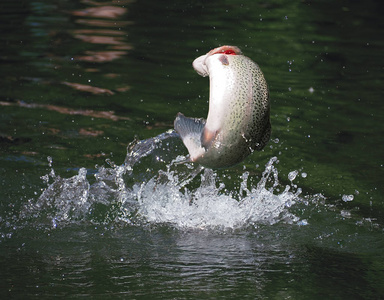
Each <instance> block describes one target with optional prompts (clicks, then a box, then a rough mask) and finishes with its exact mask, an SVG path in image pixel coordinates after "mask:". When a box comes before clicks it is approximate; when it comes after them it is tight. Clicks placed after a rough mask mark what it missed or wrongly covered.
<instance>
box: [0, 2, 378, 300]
mask: <svg viewBox="0 0 384 300" xmlns="http://www.w3.org/2000/svg"><path fill="white" fill-rule="evenodd" d="M0 8H1V10H0V11H1V21H0V29H1V32H2V34H1V38H0V40H1V42H2V47H1V50H0V61H1V70H2V72H1V73H2V80H1V81H0V107H1V109H0V149H1V152H0V162H1V164H0V179H1V180H0V187H1V196H0V207H1V209H0V264H1V265H0V266H1V268H0V283H1V284H0V286H1V287H2V288H1V290H0V296H1V298H4V299H7V298H23V299H26V298H41V297H46V298H48V297H49V298H51V297H54V296H61V297H66V298H68V297H69V298H77V297H79V298H80V297H89V298H102V299H105V298H127V299H220V298H229V299H232V298H241V299H288V298H290V299H321V298H324V297H327V298H330V299H381V298H383V297H384V257H383V249H384V242H383V224H384V221H383V214H384V201H383V200H384V199H383V195H384V188H383V187H384V185H383V175H384V159H383V158H384V155H383V153H384V146H383V138H382V137H383V135H384V126H383V124H384V116H383V113H382V111H381V100H382V98H383V79H384V77H383V75H382V74H383V68H384V65H383V58H382V57H383V56H382V53H383V50H384V40H383V38H382V37H383V36H384V24H383V20H382V15H383V13H384V5H383V4H382V2H380V1H373V0H372V1H364V2H361V3H360V2H356V1H272V2H259V1H243V2H237V1H220V2H219V1H216V2H215V1H210V2H207V3H205V2H203V1H191V2H180V1H179V2H177V1H145V2H144V1H130V0H125V1H110V2H97V1H95V2H92V1H85V0H84V1H58V0H54V1H44V0H43V1H39V2H35V1H10V0H6V1H2V3H1V4H0ZM225 44H229V45H236V46H238V47H239V48H240V49H242V51H243V52H244V54H245V55H247V56H249V57H251V58H252V59H254V60H255V61H256V62H257V63H258V64H259V66H260V68H261V69H262V70H263V72H264V75H265V78H266V80H267V82H268V84H269V89H270V95H271V123H272V137H271V141H270V143H269V144H268V145H267V146H266V147H265V149H264V150H263V151H261V152H257V153H254V154H253V155H251V156H250V157H248V158H247V159H246V160H245V161H244V162H243V163H242V164H240V165H238V166H235V167H233V168H231V169H228V170H221V171H215V173H214V174H215V176H217V178H216V182H215V183H211V185H210V186H208V187H209V188H210V189H206V187H204V186H203V183H201V186H200V188H199V185H200V181H199V179H197V180H198V182H197V183H192V184H190V185H189V186H188V189H189V193H190V194H191V195H192V196H193V197H195V198H196V199H197V201H198V200H199V199H200V200H201V199H204V200H205V199H206V200H207V203H211V202H210V201H211V200H212V201H213V200H217V201H219V200H220V201H221V200H222V199H223V201H225V198H224V197H227V196H228V197H229V196H233V198H236V199H239V200H241V199H244V197H243V196H242V195H243V194H242V193H245V192H244V191H242V192H241V193H240V192H238V191H239V186H241V184H242V183H243V182H244V171H247V172H248V173H249V179H248V188H249V189H250V190H251V189H252V188H255V189H256V186H257V184H258V182H259V181H260V180H261V178H262V173H263V171H264V169H265V167H264V166H265V165H266V164H267V162H268V161H269V160H270V159H271V158H272V157H277V159H278V162H275V163H274V164H273V167H274V168H275V170H276V172H278V177H279V180H278V185H277V186H275V187H274V188H273V189H272V192H271V195H272V193H273V194H275V195H277V196H276V199H275V198H273V197H272V196H271V197H272V198H270V200H271V199H272V200H271V201H272V202H273V201H274V199H275V200H276V201H277V200H281V201H283V200H284V201H286V198H284V197H283V196H282V191H283V190H284V189H285V186H286V185H288V186H291V190H292V191H293V192H295V191H296V190H297V189H298V188H299V189H302V193H301V194H300V196H299V198H298V199H297V198H295V197H293V196H290V197H291V198H289V199H290V200H292V201H295V204H294V205H293V206H292V207H291V208H289V209H288V208H287V209H283V210H282V211H281V212H280V211H279V212H280V214H279V215H278V216H275V217H274V218H273V220H269V221H268V222H267V221H262V220H261V219H260V220H259V221H258V220H256V221H255V220H253V221H252V222H244V224H240V225H237V226H235V228H226V229H222V228H221V227H220V228H217V227H210V226H205V225H206V224H207V223H201V224H199V220H200V219H193V218H192V217H191V220H188V219H187V218H185V215H188V214H191V215H194V216H199V217H201V220H205V222H208V223H209V220H210V219H212V220H216V218H217V219H220V218H222V219H225V218H226V217H227V216H228V217H229V216H230V215H231V214H230V213H231V207H232V206H230V205H229V204H228V205H227V206H226V204H223V211H225V213H221V214H222V215H220V212H217V213H216V214H212V215H210V214H209V213H210V211H209V209H207V212H206V214H205V215H204V212H201V211H198V209H199V207H197V208H196V211H194V210H188V206H186V207H187V208H185V207H184V206H180V207H181V210H180V215H178V214H177V207H178V206H177V203H174V204H173V206H172V203H169V202H166V203H165V204H164V203H163V202H161V203H162V204H163V205H164V206H163V207H167V209H169V210H174V211H175V212H172V214H171V216H172V218H173V220H174V222H168V221H167V222H163V220H164V219H162V218H161V216H163V215H162V213H165V214H166V213H167V211H165V212H163V211H161V210H156V209H155V208H153V207H149V206H148V205H150V202H151V201H152V202H154V203H156V199H157V198H161V197H163V195H168V194H167V193H169V195H171V196H170V198H172V199H170V201H171V200H172V201H173V200H174V198H175V199H176V200H177V199H179V198H177V197H178V196H179V194H177V191H175V190H178V189H179V188H180V191H181V192H183V193H184V192H185V190H184V189H183V188H181V187H180V185H179V184H178V183H177V181H176V180H175V179H174V178H172V179H169V182H168V185H165V186H164V187H163V186H161V187H160V188H159V189H158V191H159V192H162V193H163V194H161V195H158V194H156V193H155V192H153V193H152V194H151V192H150V191H154V189H152V190H151V182H150V178H151V177H153V176H155V177H156V176H158V169H163V170H166V164H159V165H157V162H154V161H153V160H151V159H152V158H153V157H146V158H143V160H142V161H141V162H140V164H138V165H135V166H133V169H134V173H133V176H132V178H129V179H126V180H127V181H126V188H127V190H128V191H129V195H131V196H132V195H135V197H137V198H138V199H139V200H140V199H141V200H142V201H144V202H145V201H147V202H146V205H147V206H145V208H146V209H147V210H144V209H143V208H142V207H139V211H140V212H141V215H140V216H135V217H133V219H130V217H131V215H129V216H128V217H127V215H125V214H124V213H125V211H126V210H125V209H127V207H125V206H124V205H126V202H122V201H120V200H121V199H120V198H119V201H117V200H116V199H114V198H113V197H109V198H108V197H107V198H106V200H105V199H104V200H103V201H101V200H98V201H95V202H91V200H90V199H91V198H88V200H87V201H89V211H90V212H89V214H88V213H87V212H84V211H86V209H85V208H86V207H88V206H87V205H88V203H85V204H84V203H83V204H82V205H83V206H82V210H81V214H79V215H77V216H74V215H72V216H71V217H69V218H67V219H65V218H64V217H63V215H64V212H63V208H64V207H65V205H64V204H63V203H62V202H60V201H59V200H56V202H54V201H53V200H52V202H49V201H51V200H50V198H49V197H47V198H44V197H43V198H44V199H45V201H46V202H41V201H39V199H42V198H41V197H40V195H41V194H42V192H43V191H44V190H45V189H46V188H47V186H48V184H47V182H46V181H47V180H45V179H46V177H42V176H44V175H46V174H49V173H50V172H52V171H51V169H52V168H53V169H54V172H55V174H56V176H60V177H61V178H64V179H67V178H73V176H75V175H76V174H78V172H79V169H80V168H86V169H87V171H88V175H87V180H88V181H81V183H82V184H85V183H86V182H89V183H90V185H92V184H93V183H94V182H95V177H94V176H93V175H94V174H96V175H97V174H99V173H100V172H101V171H100V167H101V166H105V167H106V168H107V169H108V170H113V172H115V170H117V169H114V168H113V164H112V163H110V164H108V163H107V162H106V159H109V160H110V161H112V162H114V163H116V164H117V165H120V164H122V163H123V162H124V160H125V159H126V156H127V146H128V144H129V143H130V142H131V141H133V140H134V138H135V137H137V138H138V139H147V138H152V137H155V136H157V135H159V134H161V133H163V132H165V131H166V130H168V129H170V128H172V127H173V120H174V118H175V116H176V114H177V113H178V112H183V113H184V114H185V115H187V116H191V117H206V115H207V112H208V100H209V99H208V94H209V86H208V80H207V78H202V77H200V76H198V75H197V74H196V73H195V71H194V70H193V68H192V66H191V63H192V61H193V60H194V59H195V58H196V57H198V56H200V55H202V54H204V53H206V52H208V51H209V50H210V49H212V48H215V47H217V46H219V45H225ZM164 153H166V155H167V159H169V160H172V159H173V158H175V157H176V156H177V155H179V154H184V155H185V154H187V153H186V150H185V149H184V148H183V147H182V145H180V144H177V143H176V144H172V143H171V144H169V146H165V150H163V155H165V154H164ZM173 156H174V157H173ZM47 157H51V158H52V160H53V163H52V166H50V165H49V162H48V160H47ZM155 160H156V159H155ZM295 170H296V171H298V175H297V176H296V178H295V180H294V181H293V183H291V182H290V180H289V178H288V174H290V172H292V171H295ZM111 172H112V171H111ZM116 172H117V171H116ZM175 172H176V175H177V174H179V175H180V176H181V175H183V176H184V173H183V172H185V170H184V169H175ZM291 174H292V173H291ZM168 175H169V174H168ZM174 175H175V174H174ZM169 176H170V175H169ZM55 178H56V179H55ZM116 178H117V177H116ZM104 181H105V182H107V181H106V180H104ZM104 181H103V182H104ZM53 182H59V181H58V180H57V177H52V176H51V178H50V179H49V184H52V183H53ZM271 182H272V183H273V182H276V181H273V180H271ZM221 183H223V184H225V188H223V189H221V190H220V189H218V190H216V189H215V187H217V186H219V185H220V184H221ZM272 183H271V184H272ZM71 184H72V185H71V187H73V190H74V191H75V192H79V193H80V192H81V191H82V190H81V189H80V185H79V186H76V184H80V183H78V182H77V183H76V184H75V183H71ZM208 185H209V184H208ZM137 186H141V190H139V189H138V188H137V189H136V187H137ZM55 188H56V187H54V188H53V190H54V191H55V192H56V193H57V195H58V194H59V193H58V192H57V191H58V190H55ZM95 190H97V191H101V189H96V188H95ZM212 190H213V191H212ZM206 191H209V192H210V193H211V194H209V193H208V195H207V194H204V192H206ZM119 192H122V191H121V190H119ZM259 192H260V190H259V189H257V192H255V193H253V192H250V193H248V195H249V197H250V198H252V197H257V194H258V193H259ZM96 194H97V193H96ZM96 194H93V197H95V195H96ZM68 195H69V194H68V193H67V194H66V197H65V198H60V199H62V201H64V202H65V201H69V200H72V199H70V197H69V196H68ZM76 195H77V194H76ZM118 195H119V197H120V196H122V195H123V194H118ZM137 195H139V196H137ZM351 195H352V196H353V200H352V201H345V200H348V199H349V200H351V199H352V197H351V198H348V196H351ZM176 196H177V197H176ZM132 197H133V196H132ZM135 197H133V198H134V199H135V201H136V198H135ZM140 197H142V198H140ZM199 197H200V198H199ZM75 198H76V197H74V198H73V200H76V199H75ZM128 198H129V197H128ZM133 198H132V199H133ZM283 198H284V199H283ZM55 199H56V198H55ZM57 199H58V198H57ZM129 199H131V198H129ZM161 199H162V201H165V200H164V198H161ZM165 199H166V196H165ZM180 199H181V200H185V199H186V196H185V195H184V194H183V195H182V196H181V197H180ZM181 200H180V201H181ZM284 201H283V202H284ZM36 203H40V204H42V206H41V207H40V208H38V209H36V207H38V206H33V205H35V204H36ZM122 203H123V204H122ZM197 203H199V202H197ZM212 203H216V202H212ZM231 203H232V202H231ZM30 205H32V206H33V207H35V209H34V210H31V209H30V207H31V206H30ZM218 205H219V204H218ZM231 205H232V204H231ZM47 207H48V208H47ZM150 209H153V211H152V210H150ZM193 209H195V208H193ZM134 212H135V211H134V210H133V211H130V213H131V214H134ZM150 212H154V214H150ZM145 213H147V214H145ZM291 214H292V215H294V216H296V217H297V219H295V218H293V217H289V219H290V220H291V221H287V220H286V218H285V217H282V216H281V215H284V216H292V215H291ZM59 216H60V218H61V219H60V218H59ZM156 216H157V217H156ZM231 217H232V215H231ZM184 218H185V219H184ZM167 220H168V219H167ZM292 220H293V221H292ZM56 221H57V222H56ZM185 221H190V222H191V223H189V224H194V225H193V226H186V227H183V226H181V225H180V224H183V222H185ZM55 222H56V223H55ZM196 224H197V225H196ZM229 227H231V226H229Z"/></svg>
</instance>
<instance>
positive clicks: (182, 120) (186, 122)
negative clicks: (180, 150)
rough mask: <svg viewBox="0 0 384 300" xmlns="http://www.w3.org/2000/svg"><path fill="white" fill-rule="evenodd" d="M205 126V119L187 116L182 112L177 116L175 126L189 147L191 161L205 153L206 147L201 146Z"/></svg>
mask: <svg viewBox="0 0 384 300" xmlns="http://www.w3.org/2000/svg"><path fill="white" fill-rule="evenodd" d="M204 126H205V120H204V119H197V118H187V117H185V116H184V115H183V114H182V113H178V114H177V116H176V119H175V122H174V127H175V130H176V131H177V133H178V134H179V135H180V137H181V139H182V141H183V143H184V145H185V147H187V149H188V152H189V155H190V160H191V161H195V160H196V159H198V158H199V157H201V156H202V155H204V153H205V149H204V148H203V147H202V146H201V136H202V132H203V129H204Z"/></svg>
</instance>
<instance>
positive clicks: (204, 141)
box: [201, 128, 218, 150]
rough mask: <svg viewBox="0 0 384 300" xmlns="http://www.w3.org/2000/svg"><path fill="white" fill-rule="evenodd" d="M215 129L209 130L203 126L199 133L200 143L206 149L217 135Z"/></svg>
mask: <svg viewBox="0 0 384 300" xmlns="http://www.w3.org/2000/svg"><path fill="white" fill-rule="evenodd" d="M217 133H218V132H217V131H211V130H209V129H207V128H204V130H203V132H202V133H201V145H202V146H203V147H204V148H205V150H207V149H208V148H209V147H210V146H211V144H212V142H213V141H214V140H215V138H216V136H217Z"/></svg>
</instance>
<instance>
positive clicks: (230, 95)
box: [174, 46, 271, 169]
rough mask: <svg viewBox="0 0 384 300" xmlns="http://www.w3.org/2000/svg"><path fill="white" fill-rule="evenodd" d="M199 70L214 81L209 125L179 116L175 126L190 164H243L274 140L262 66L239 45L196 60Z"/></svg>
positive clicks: (211, 83)
mask: <svg viewBox="0 0 384 300" xmlns="http://www.w3.org/2000/svg"><path fill="white" fill-rule="evenodd" d="M193 68H194V69H195V70H196V72H197V73H198V74H200V75H201V76H204V77H205V76H209V81H210V94H209V112H208V117H207V120H204V119H202V118H188V117H185V116H184V115H183V114H182V113H178V114H177V117H176V119H175V122H174V127H175V130H176V132H177V133H178V134H179V135H180V137H181V139H182V141H183V143H184V145H185V146H186V147H187V149H188V152H189V158H188V159H187V161H189V162H196V163H199V164H201V165H202V166H204V167H207V168H213V169H215V168H225V167H230V166H233V165H235V164H238V163H240V162H241V161H243V160H244V159H245V158H246V157H247V156H248V155H250V154H251V153H252V152H253V151H254V150H261V149H262V148H263V147H264V146H265V145H266V144H267V142H268V141H269V138H270V134H271V124H270V120H269V111H270V104H269V92H268V86H267V83H266V81H265V79H264V75H263V73H262V72H261V70H260V68H259V66H258V65H257V64H256V63H255V62H253V61H252V60H251V59H250V58H248V57H246V56H244V55H242V53H241V51H240V49H239V48H237V47H235V46H222V47H219V48H215V49H213V50H211V51H209V52H208V53H207V54H206V55H202V56H200V57H198V58H196V59H195V60H194V62H193Z"/></svg>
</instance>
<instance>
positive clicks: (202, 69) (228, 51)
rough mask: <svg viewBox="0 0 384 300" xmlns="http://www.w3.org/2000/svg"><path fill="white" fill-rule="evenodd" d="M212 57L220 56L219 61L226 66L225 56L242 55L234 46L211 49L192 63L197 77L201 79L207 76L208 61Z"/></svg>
mask: <svg viewBox="0 0 384 300" xmlns="http://www.w3.org/2000/svg"><path fill="white" fill-rule="evenodd" d="M213 55H222V56H221V57H220V58H219V59H220V61H221V63H222V64H223V65H226V64H228V59H227V57H226V55H242V53H241V50H240V49H239V48H238V47H236V46H221V47H218V48H215V49H212V50H211V51H209V52H208V53H207V54H205V55H202V56H199V57H198V58H196V59H195V60H194V61H193V63H192V66H193V68H194V69H195V71H196V72H197V73H198V74H199V75H201V76H203V77H206V76H208V75H209V67H208V59H209V58H210V57H212V56H213Z"/></svg>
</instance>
